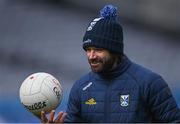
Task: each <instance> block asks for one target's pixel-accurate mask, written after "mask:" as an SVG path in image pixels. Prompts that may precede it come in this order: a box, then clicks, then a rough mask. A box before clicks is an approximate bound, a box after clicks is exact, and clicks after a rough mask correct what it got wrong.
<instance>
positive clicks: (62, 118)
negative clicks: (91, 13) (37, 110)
mask: <svg viewBox="0 0 180 124" xmlns="http://www.w3.org/2000/svg"><path fill="white" fill-rule="evenodd" d="M66 115H67V113H63V115H62V117H61V118H60V120H59V121H60V122H61V123H62V122H64V119H65V117H66Z"/></svg>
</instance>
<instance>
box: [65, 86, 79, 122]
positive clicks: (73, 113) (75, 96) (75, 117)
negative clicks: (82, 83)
mask: <svg viewBox="0 0 180 124" xmlns="http://www.w3.org/2000/svg"><path fill="white" fill-rule="evenodd" d="M78 89H79V85H77V83H75V85H73V87H72V89H71V92H70V95H69V100H68V105H67V113H68V114H67V116H66V118H65V122H70V123H72V122H76V123H77V122H82V119H81V100H80V93H79V90H78Z"/></svg>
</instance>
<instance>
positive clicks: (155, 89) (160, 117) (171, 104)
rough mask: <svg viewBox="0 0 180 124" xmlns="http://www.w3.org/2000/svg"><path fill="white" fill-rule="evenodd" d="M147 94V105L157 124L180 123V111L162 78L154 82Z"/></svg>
mask: <svg viewBox="0 0 180 124" xmlns="http://www.w3.org/2000/svg"><path fill="white" fill-rule="evenodd" d="M145 92H146V93H145V96H146V103H147V105H148V107H149V110H150V113H151V114H152V115H153V119H155V120H156V122H180V110H179V108H178V106H177V104H176V101H175V99H174V97H173V96H172V93H171V91H170V88H169V86H168V85H167V83H166V82H165V81H164V80H163V79H162V78H161V77H158V78H156V79H155V80H154V81H152V82H151V83H150V84H149V86H148V87H147V89H146V91H145Z"/></svg>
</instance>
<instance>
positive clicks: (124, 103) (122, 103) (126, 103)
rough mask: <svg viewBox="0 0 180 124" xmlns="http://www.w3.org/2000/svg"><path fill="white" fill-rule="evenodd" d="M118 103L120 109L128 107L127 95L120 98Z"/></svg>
mask: <svg viewBox="0 0 180 124" xmlns="http://www.w3.org/2000/svg"><path fill="white" fill-rule="evenodd" d="M120 103H121V106H122V107H127V106H129V94H128V95H121V96H120Z"/></svg>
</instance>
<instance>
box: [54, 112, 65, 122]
mask: <svg viewBox="0 0 180 124" xmlns="http://www.w3.org/2000/svg"><path fill="white" fill-rule="evenodd" d="M62 116H63V112H62V111H61V112H59V113H58V116H57V117H56V119H55V123H62V122H60V120H61V117H62Z"/></svg>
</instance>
